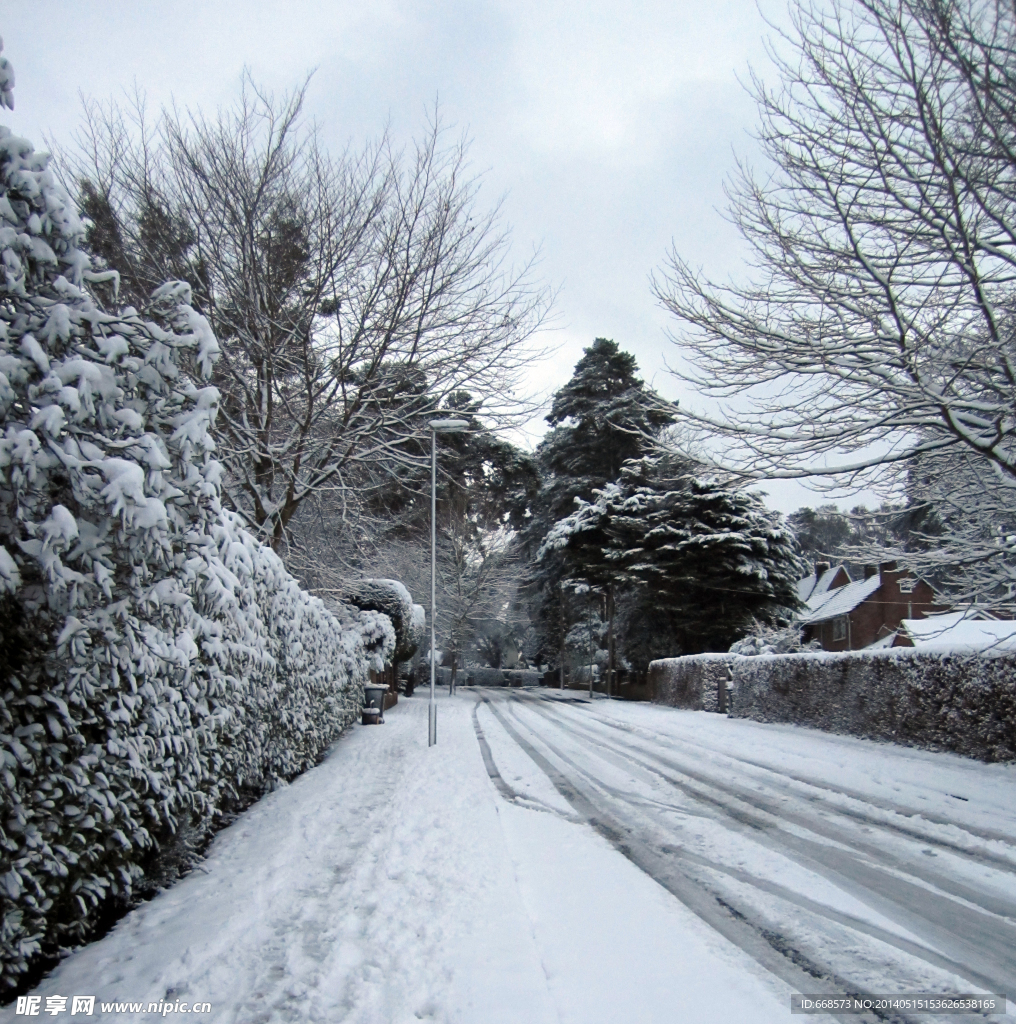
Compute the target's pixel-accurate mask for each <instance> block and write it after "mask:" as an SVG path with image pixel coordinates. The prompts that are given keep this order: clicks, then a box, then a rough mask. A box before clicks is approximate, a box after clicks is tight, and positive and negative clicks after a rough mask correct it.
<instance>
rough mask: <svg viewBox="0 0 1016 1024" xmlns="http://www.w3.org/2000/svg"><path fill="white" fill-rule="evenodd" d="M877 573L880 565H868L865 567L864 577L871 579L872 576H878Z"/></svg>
mask: <svg viewBox="0 0 1016 1024" xmlns="http://www.w3.org/2000/svg"><path fill="white" fill-rule="evenodd" d="M877 574H878V566H877V565H866V566H865V567H864V578H865V579H866V580H870V579H871V578H872V576H876V575H877Z"/></svg>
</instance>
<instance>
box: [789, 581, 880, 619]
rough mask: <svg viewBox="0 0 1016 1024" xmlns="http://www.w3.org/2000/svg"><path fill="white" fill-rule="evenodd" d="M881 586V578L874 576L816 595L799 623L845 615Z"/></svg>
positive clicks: (809, 602)
mask: <svg viewBox="0 0 1016 1024" xmlns="http://www.w3.org/2000/svg"><path fill="white" fill-rule="evenodd" d="M881 585H882V580H881V578H880V577H879V576H878V575H875V576H870V577H869V578H868V579H866V580H858V581H857V582H856V583H848V584H847V585H846V586H844V587H837V588H836V589H835V590H830V591H829V592H828V593H826V594H819V595H816V596H815V597H814V598H812V599H811V600H810V601H808V610H807V611H806V612H805V613H804V614H803V615H802V616H801V618H800V621H801V622H802V623H804V624H807V623H810V622H824V621H825V620H826V619H835V618H836V617H837V616H838V615H846V614H847V613H848V612H852V611H853V610H854V609H855V608H856V607H857V606H858V605H859V604H860V603H861V602H862V601H864V600H865V599H867V598H869V597H871V595H872V594H874V593H875V591H876V590H878V588H879V587H880V586H881Z"/></svg>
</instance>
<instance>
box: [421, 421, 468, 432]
mask: <svg viewBox="0 0 1016 1024" xmlns="http://www.w3.org/2000/svg"><path fill="white" fill-rule="evenodd" d="M427 426H428V427H430V429H431V430H433V431H435V432H436V433H439V434H457V433H459V432H460V431H463V430H468V429H469V420H431V421H430V422H429V423H428V424H427Z"/></svg>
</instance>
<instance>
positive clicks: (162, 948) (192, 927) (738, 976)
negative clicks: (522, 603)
mask: <svg viewBox="0 0 1016 1024" xmlns="http://www.w3.org/2000/svg"><path fill="white" fill-rule="evenodd" d="M439 700H440V704H439V734H438V735H439V743H438V745H437V746H436V747H434V748H432V749H428V747H427V718H426V711H427V703H426V698H425V697H423V696H419V697H415V698H412V699H409V700H405V699H404V700H402V701H401V702H400V703H399V704H398V705H397V706H396V707H395V708H393V709H391V710H390V711H389V712H388V713H387V723H386V724H385V725H383V726H380V727H377V728H364V727H361V726H356V727H354V728H352V729H351V730H350V731H349V732H348V733H347V734H346V735H345V736H344V737H343V738H342V739H341V740H340V741H339V742H338V743H337V744H336V746H335V748H334V750H333V752H332V754H331V755H330V757H329V758H328V759H327V760H326V761H325V762H324V763H323V764H322V765H320V766H319V767H318V768H316V769H314V770H312V771H310V772H307V773H306V774H305V775H304V776H302V777H301V778H299V779H297V780H296V781H295V782H294V783H293V785H292V786H289V787H287V788H285V789H282V790H280V791H278V792H275V793H273V794H271V795H270V796H268V797H266V798H265V799H264V800H262V801H261V802H260V803H259V804H257V805H256V806H255V807H253V808H251V809H250V810H249V811H248V812H247V813H246V814H245V815H243V816H242V817H241V818H240V819H239V820H238V821H237V822H236V823H234V825H233V826H232V827H231V828H229V829H227V830H226V831H224V832H222V833H221V834H220V835H219V837H218V838H217V839H216V841H215V843H214V844H213V846H212V848H211V850H210V851H209V855H208V858H207V860H206V861H205V862H204V863H203V865H202V866H201V868H200V869H199V870H197V871H194V872H193V873H192V874H191V875H190V876H188V877H187V878H185V879H184V880H183V881H182V882H180V883H179V884H178V885H176V886H175V887H174V888H172V889H170V890H168V891H167V892H165V893H163V894H162V895H161V896H159V897H158V898H156V899H155V900H153V901H152V902H151V903H148V904H145V905H144V906H142V907H140V908H138V909H137V910H135V911H134V912H133V913H132V914H130V915H129V916H128V917H127V918H125V919H124V920H123V921H121V922H120V923H119V925H118V926H117V927H116V928H115V929H114V930H113V931H112V932H111V933H110V934H109V935H108V936H106V938H105V939H103V940H102V941H100V942H97V943H95V944H93V945H92V946H89V947H87V948H85V949H83V950H81V951H79V952H77V953H75V954H74V955H72V956H70V957H69V958H68V959H67V960H66V961H64V963H62V964H61V965H60V967H59V968H58V969H57V970H56V971H55V972H54V973H53V974H52V975H51V976H50V977H49V978H47V979H46V980H45V981H44V982H43V983H42V984H41V985H40V986H39V987H38V988H37V989H36V990H35V992H34V993H32V994H33V995H36V996H39V997H41V1004H42V1012H43V1016H44V1017H45V1019H50V1020H52V1019H56V1020H59V1019H61V1018H62V1017H64V1016H65V1014H63V1013H62V1014H59V1015H58V1016H56V1017H47V1016H45V1006H46V997H47V996H53V995H61V996H65V997H68V1002H67V1010H66V1016H67V1018H68V1019H70V1005H71V997H73V996H75V995H89V996H91V995H94V996H95V997H96V1000H95V1013H94V1015H93V1016H92V1017H91V1018H90V1019H93V1020H94V1019H104V1020H132V1021H133V1020H139V1021H143V1020H156V1019H159V1020H165V1019H167V1016H168V1018H169V1019H188V1020H197V1019H202V1020H214V1021H229V1022H238V1024H257V1022H274V1021H321V1022H335V1021H340V1020H342V1021H347V1020H348V1021H356V1022H363V1024H368V1022H369V1024H378V1022H400V1024H401V1022H407V1024H408V1022H411V1021H416V1020H420V1019H424V1020H436V1021H450V1022H451V1021H454V1022H460V1021H461V1022H477V1024H480V1022H483V1024H494V1022H500V1021H504V1022H520V1021H525V1022H532V1024H543V1022H551V1021H562V1022H575V1024H597V1022H604V1024H606V1022H611V1024H614V1022H619V1021H638V1022H645V1024H651V1022H656V1021H659V1022H664V1021H665V1022H668V1024H671V1022H673V1021H678V1020H679V1021H682V1022H687V1024H695V1022H698V1021H702V1022H707V1021H708V1022H713V1021H742V1020H751V1021H753V1022H766V1021H777V1020H779V1021H785V1020H786V1018H787V1014H788V1013H789V1002H788V999H789V990H787V991H786V992H785V991H783V988H782V986H781V984H780V983H779V982H777V981H776V980H775V979H773V978H772V977H771V976H769V975H766V974H765V973H764V972H763V971H762V970H761V969H760V968H759V967H758V965H757V964H755V962H754V961H753V960H751V959H750V958H749V957H748V956H747V955H746V954H744V953H742V952H741V951H739V950H737V949H736V948H735V947H733V946H732V945H730V944H729V943H728V942H726V940H724V939H722V938H721V937H720V936H719V935H718V934H717V933H715V932H713V931H712V930H711V929H709V928H708V927H707V926H706V925H704V924H703V923H702V922H701V921H700V920H699V919H698V918H697V917H695V916H694V915H693V914H692V913H691V912H690V911H688V910H687V909H686V908H685V907H684V906H683V905H682V904H680V903H679V902H678V901H677V900H676V899H675V898H674V897H672V896H671V895H670V894H669V893H667V892H666V891H665V890H664V889H663V888H661V887H660V886H659V885H657V883H656V882H654V881H652V880H651V879H650V878H649V877H648V876H646V875H644V874H643V873H642V872H641V871H639V870H638V869H637V868H636V867H634V866H633V865H632V864H631V863H630V862H629V861H627V860H626V859H625V858H624V857H623V856H621V855H620V854H619V853H618V852H617V851H615V850H614V849H612V848H611V847H610V845H609V844H608V843H607V842H606V841H605V840H604V839H602V838H601V837H600V836H598V835H597V834H596V833H595V832H594V831H593V830H592V829H591V828H590V827H589V826H587V825H585V824H579V823H575V822H573V821H568V820H565V819H564V818H562V817H560V816H557V815H554V814H549V813H545V812H542V811H540V810H539V809H529V808H527V807H524V806H519V805H516V804H511V803H508V802H506V801H505V800H504V799H503V798H502V797H501V796H500V795H499V793H498V792H497V790H496V789H495V786H494V785H493V784H492V782H491V780H490V778H489V777H488V774H487V770H486V768H485V766H484V762H483V759H482V756H481V751H480V746H479V743H478V740H477V736H476V733H475V731H474V726H473V716H472V711H473V708H474V706H475V701H476V695H474V694H473V693H471V692H468V691H466V692H464V693H462V694H461V695H459V696H456V697H454V698H449V697H447V696H445V697H442V698H440V699H439ZM494 757H495V760H497V758H498V750H497V749H496V748H495V751H494ZM506 760H507V759H506V758H505V756H504V755H502V762H505V761H506ZM502 762H499V763H498V769H499V770H500V772H501V774H502V775H503V776H504V777H505V779H506V780H507V781H508V782H509V784H510V783H511V780H512V779H513V778H516V779H523V778H530V777H532V774H533V772H532V765H524V764H519V765H517V766H513V765H512V764H510V763H502ZM543 797H545V798H546V799H547V800H548V801H549V800H553V799H554V797H553V794H552V793H550V792H548V793H546V794H543ZM538 799H539V797H538ZM534 806H535V805H534ZM560 809H561V810H564V809H565V807H564V805H563V803H562V805H561V808H560ZM159 1001H165V1002H171V1003H174V1004H175V1003H177V1002H181V1001H182V1002H186V1003H195V1002H209V1003H211V1006H212V1010H211V1013H206V1014H200V1015H191V1014H183V1015H182V1014H179V1013H170V1014H168V1015H162V1014H157V1013H151V1014H149V1013H144V1012H142V1013H132V1012H122V1011H121V1012H116V1011H107V1012H105V1013H103V1011H102V1009H101V1004H103V1003H113V1002H121V1003H123V1002H141V1003H144V1005H145V1006H147V1005H148V1003H149V1002H156V1003H157V1002H159ZM79 1016H80V1015H75V1019H77V1018H78V1017H79ZM25 1019H26V1018H25V1017H23V1016H15V1005H14V1004H11V1005H9V1006H7V1007H5V1008H4V1009H3V1010H2V1011H0V1021H3V1022H7V1021H20V1020H25ZM81 1019H84V1018H81Z"/></svg>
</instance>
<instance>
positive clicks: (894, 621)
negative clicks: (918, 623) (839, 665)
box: [798, 562, 946, 651]
mask: <svg viewBox="0 0 1016 1024" xmlns="http://www.w3.org/2000/svg"><path fill="white" fill-rule="evenodd" d="M809 581H814V585H813V586H811V587H810V589H809V587H808V583H809ZM805 592H807V593H808V596H804V593H805ZM798 595H799V596H801V600H802V601H803V602H804V609H803V610H802V611H801V612H800V613H799V615H798V622H799V623H800V624H801V625H802V626H803V627H804V628H803V630H802V639H804V640H805V641H808V640H817V641H818V642H819V643H820V644H821V645H822V648H823V650H826V651H859V650H861V649H862V648H865V647H869V646H870V645H872V644H874V643H877V642H879V641H883V642H885V641H886V638H887V637H890V636H892V635H893V634H894V633H896V631H897V630H898V629H899V628H900V623H901V622H902V621H903V620H904V619H923V618H924V617H925V616H926V615H931V614H934V613H936V612H942V611H945V610H946V609H945V606H943V605H940V604H936V594H935V591H934V590H932V588H931V585H930V584H929V583H927V582H926V581H925V580H922V579H918V578H917V577H915V576H912V575H911V574H910V573H909V572H908V571H907V570H905V569H897V568H896V563H895V562H883V563H882V564H881V565H879V567H878V568H877V569H876V568H875V567H874V566H867V567H866V568H865V574H864V579H863V580H856V581H854V580H851V579H850V575H849V573H848V572H847V570H846V569H845V568H844V567H843V566H842V565H839V566H836V567H835V568H833V567H832V566H830V565H829V564H828V563H827V562H816V563H815V573H814V575H812V576H806V577H805V578H804V579H803V580H800V581H798Z"/></svg>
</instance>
